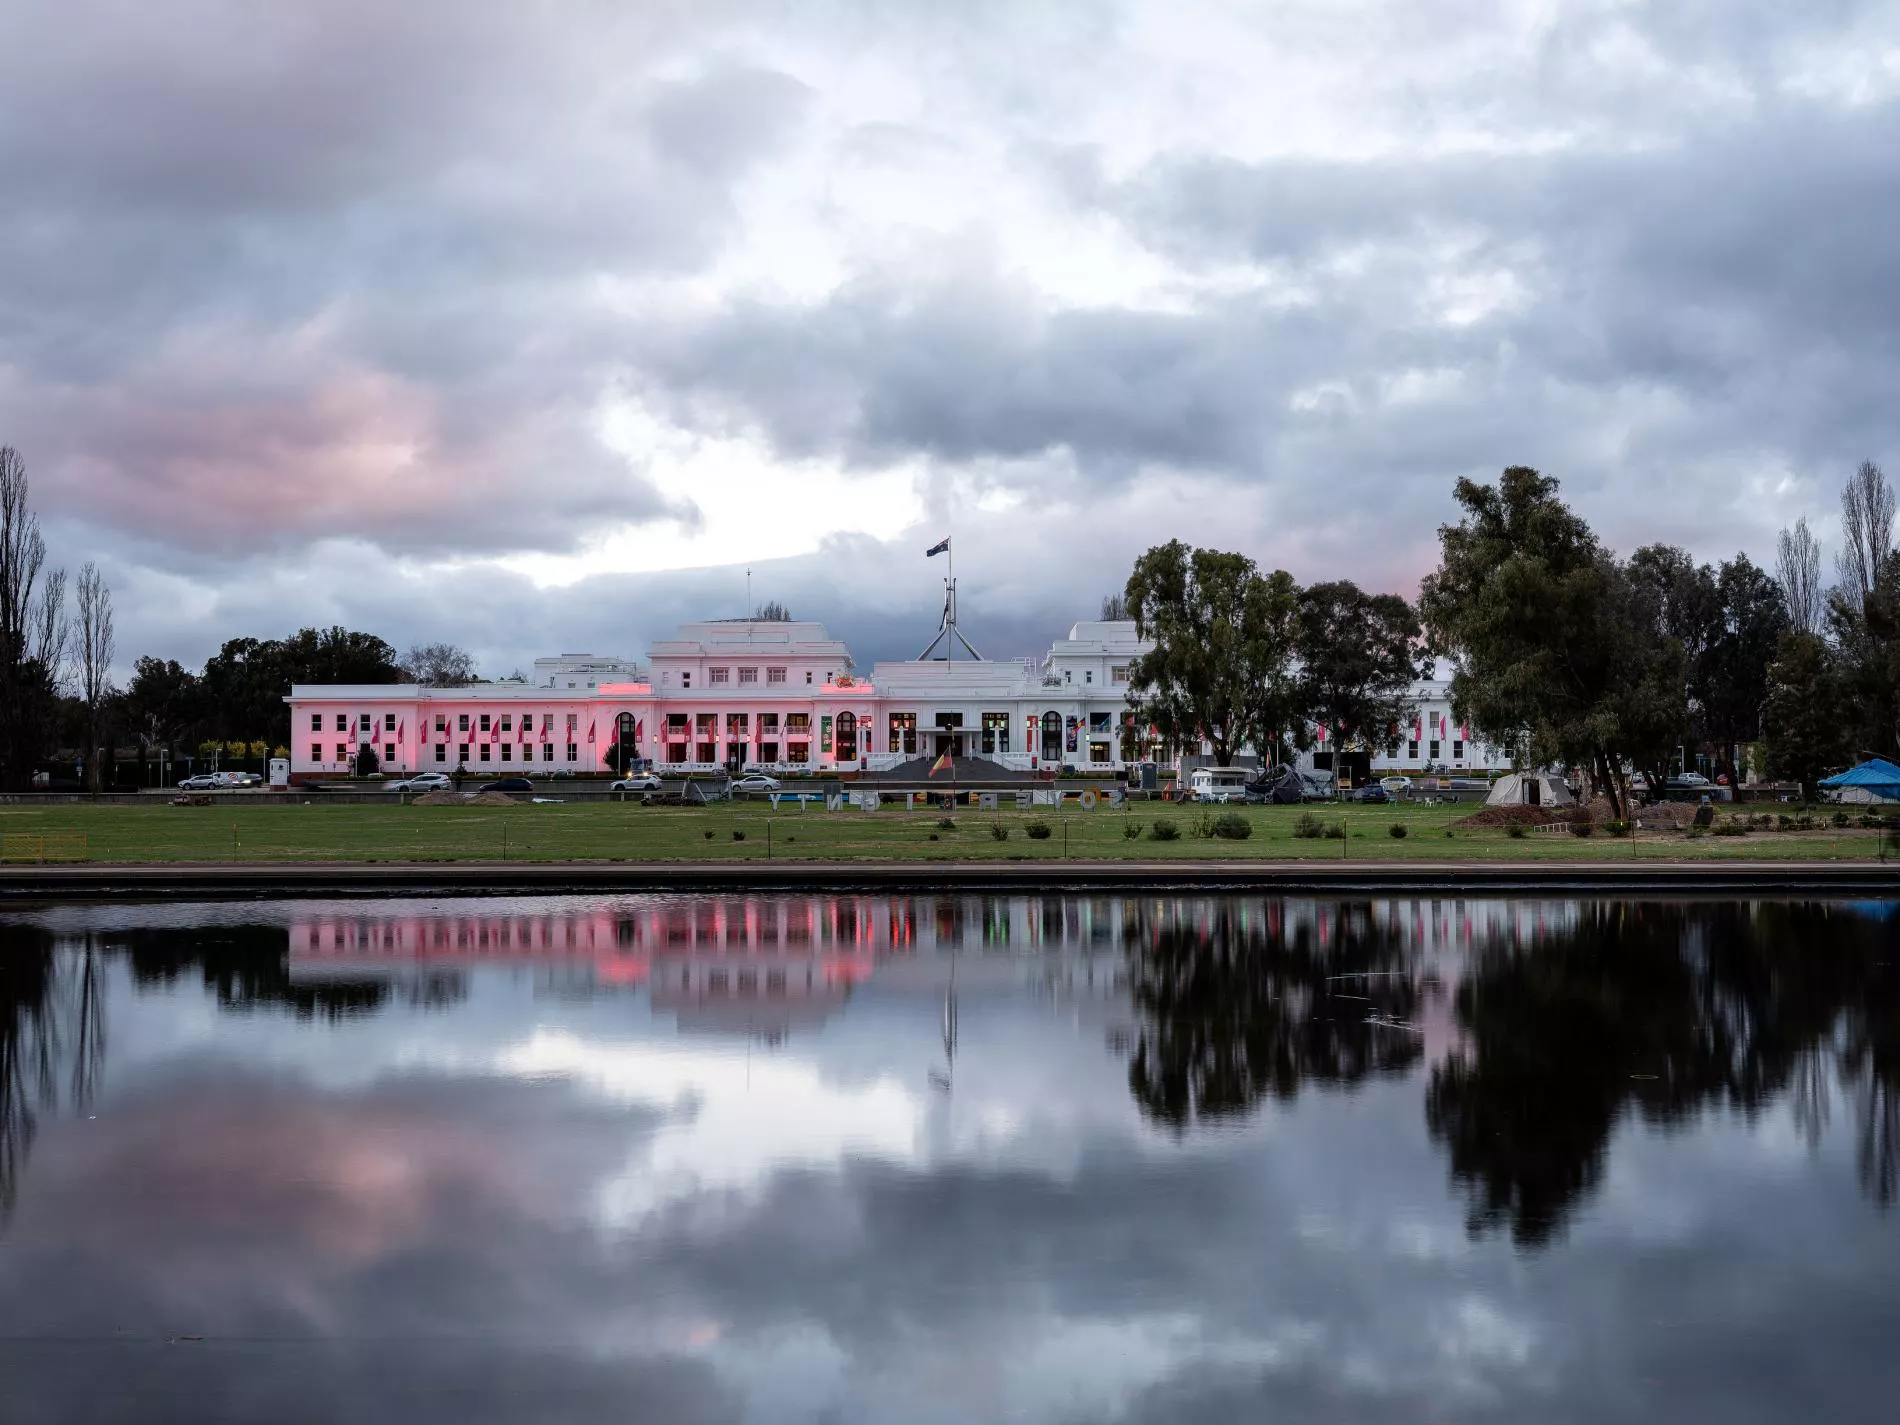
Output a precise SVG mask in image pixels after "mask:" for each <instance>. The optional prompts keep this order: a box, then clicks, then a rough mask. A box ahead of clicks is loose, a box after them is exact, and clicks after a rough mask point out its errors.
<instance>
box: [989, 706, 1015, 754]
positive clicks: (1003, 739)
mask: <svg viewBox="0 0 1900 1425" xmlns="http://www.w3.org/2000/svg"><path fill="white" fill-rule="evenodd" d="M983 750H984V751H985V752H1007V751H1009V714H1008V713H984V714H983Z"/></svg>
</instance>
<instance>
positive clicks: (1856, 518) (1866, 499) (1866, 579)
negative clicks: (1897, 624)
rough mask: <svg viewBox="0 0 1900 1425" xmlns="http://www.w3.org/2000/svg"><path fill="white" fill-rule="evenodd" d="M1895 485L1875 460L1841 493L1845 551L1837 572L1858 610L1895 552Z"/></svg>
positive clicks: (1863, 463) (1865, 464) (1863, 464)
mask: <svg viewBox="0 0 1900 1425" xmlns="http://www.w3.org/2000/svg"><path fill="white" fill-rule="evenodd" d="M1893 506H1894V502H1893V486H1891V485H1889V484H1888V483H1887V477H1886V475H1885V474H1884V473H1883V472H1882V471H1881V469H1880V467H1879V466H1878V465H1876V464H1874V462H1873V461H1871V460H1863V461H1861V463H1860V469H1858V470H1856V471H1855V472H1854V473H1853V474H1852V475H1851V476H1850V477H1848V481H1847V488H1846V489H1844V490H1842V491H1841V540H1842V549H1841V552H1840V553H1839V554H1838V555H1837V556H1835V560H1834V570H1835V573H1836V574H1837V575H1838V576H1839V578H1840V581H1841V592H1842V593H1843V594H1844V595H1845V596H1846V597H1847V599H1848V601H1849V602H1850V603H1851V604H1852V605H1853V606H1854V607H1855V608H1856V609H1858V608H1859V607H1861V605H1862V604H1864V603H1865V602H1866V601H1867V596H1868V595H1869V594H1871V593H1873V591H1874V584H1875V583H1876V582H1877V581H1878V580H1879V578H1880V570H1881V566H1882V565H1884V564H1885V563H1886V562H1887V556H1888V555H1889V554H1891V553H1892V552H1893V515H1894V507H1893Z"/></svg>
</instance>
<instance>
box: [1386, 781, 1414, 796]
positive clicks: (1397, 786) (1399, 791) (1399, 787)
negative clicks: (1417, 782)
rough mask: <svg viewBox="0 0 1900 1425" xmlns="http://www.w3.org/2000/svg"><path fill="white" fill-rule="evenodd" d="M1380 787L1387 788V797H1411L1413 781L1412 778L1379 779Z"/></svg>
mask: <svg viewBox="0 0 1900 1425" xmlns="http://www.w3.org/2000/svg"><path fill="white" fill-rule="evenodd" d="M1379 785H1380V786H1382V787H1384V788H1385V791H1386V795H1387V796H1389V797H1409V796H1411V795H1412V779H1411V778H1410V777H1381V778H1379Z"/></svg>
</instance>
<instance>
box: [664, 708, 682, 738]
mask: <svg viewBox="0 0 1900 1425" xmlns="http://www.w3.org/2000/svg"><path fill="white" fill-rule="evenodd" d="M666 730H667V732H668V733H669V734H671V733H680V734H682V735H683V734H684V733H685V731H686V714H685V713H668V714H667V715H666Z"/></svg>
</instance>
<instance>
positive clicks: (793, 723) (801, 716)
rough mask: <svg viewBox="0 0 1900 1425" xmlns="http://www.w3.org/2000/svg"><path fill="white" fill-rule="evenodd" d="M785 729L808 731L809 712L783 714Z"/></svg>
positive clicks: (809, 728) (809, 729) (809, 725)
mask: <svg viewBox="0 0 1900 1425" xmlns="http://www.w3.org/2000/svg"><path fill="white" fill-rule="evenodd" d="M785 730H786V731H787V732H803V733H809V732H810V731H811V714H810V713H786V714H785Z"/></svg>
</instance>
